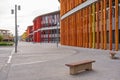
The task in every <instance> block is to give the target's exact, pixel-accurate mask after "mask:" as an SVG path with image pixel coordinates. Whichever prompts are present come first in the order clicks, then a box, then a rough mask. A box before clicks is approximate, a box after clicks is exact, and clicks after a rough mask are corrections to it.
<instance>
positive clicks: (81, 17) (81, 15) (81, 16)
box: [80, 10, 83, 47]
mask: <svg viewBox="0 0 120 80" xmlns="http://www.w3.org/2000/svg"><path fill="white" fill-rule="evenodd" d="M80 19H81V24H80V26H81V47H83V10H81V14H80Z"/></svg>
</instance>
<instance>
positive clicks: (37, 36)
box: [27, 11, 60, 43]
mask: <svg viewBox="0 0 120 80" xmlns="http://www.w3.org/2000/svg"><path fill="white" fill-rule="evenodd" d="M59 24H60V11H55V12H51V13H47V14H43V15H40V16H37V17H36V18H35V19H34V20H33V26H28V28H27V35H28V37H27V41H33V42H43V43H54V42H59V40H60V26H59Z"/></svg>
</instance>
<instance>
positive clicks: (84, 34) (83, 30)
mask: <svg viewBox="0 0 120 80" xmlns="http://www.w3.org/2000/svg"><path fill="white" fill-rule="evenodd" d="M83 13H84V15H83V24H82V26H83V47H85V9H83Z"/></svg>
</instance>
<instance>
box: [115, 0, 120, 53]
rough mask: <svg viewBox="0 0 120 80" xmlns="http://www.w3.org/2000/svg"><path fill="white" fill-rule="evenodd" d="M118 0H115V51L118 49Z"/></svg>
mask: <svg viewBox="0 0 120 80" xmlns="http://www.w3.org/2000/svg"><path fill="white" fill-rule="evenodd" d="M118 4H119V3H118V0H115V50H116V51H118V49H119V27H118V25H119V23H118V21H119V15H118V13H119V12H118Z"/></svg>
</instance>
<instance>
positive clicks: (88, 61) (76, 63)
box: [65, 60, 95, 67]
mask: <svg viewBox="0 0 120 80" xmlns="http://www.w3.org/2000/svg"><path fill="white" fill-rule="evenodd" d="M92 62H95V60H83V61H79V62H74V63H68V64H65V65H66V66H71V67H72V66H77V65H82V64H87V63H92Z"/></svg>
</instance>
